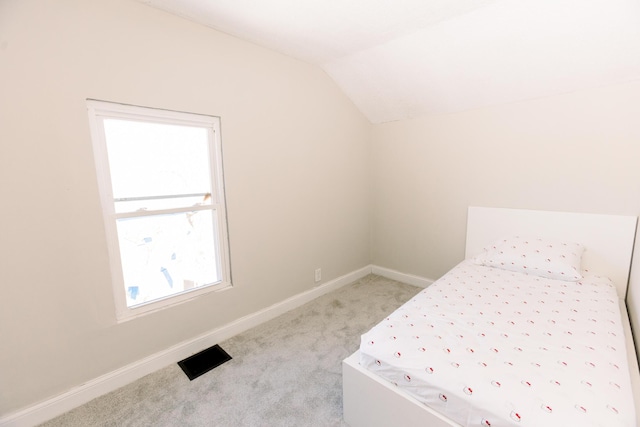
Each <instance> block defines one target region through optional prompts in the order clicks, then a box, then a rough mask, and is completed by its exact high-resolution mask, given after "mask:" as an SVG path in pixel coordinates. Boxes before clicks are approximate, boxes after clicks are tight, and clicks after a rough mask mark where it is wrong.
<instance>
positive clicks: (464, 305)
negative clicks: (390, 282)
mask: <svg viewBox="0 0 640 427" xmlns="http://www.w3.org/2000/svg"><path fill="white" fill-rule="evenodd" d="M360 354H361V360H360V364H361V365H362V366H364V367H366V368H367V369H370V370H371V371H374V372H376V373H377V374H378V375H380V376H381V377H383V378H386V379H387V380H389V381H391V382H392V383H395V384H397V385H398V386H399V387H401V388H403V389H404V390H406V391H407V392H408V393H409V394H411V395H412V396H413V397H415V398H417V399H418V400H419V401H421V402H424V403H426V404H427V405H429V406H431V407H432V408H434V409H436V410H437V411H439V412H441V413H442V414H444V415H446V416H447V417H449V418H450V419H452V420H454V421H456V422H458V423H460V424H462V425H468V426H481V425H485V426H514V425H517V426H521V425H522V426H524V425H526V426H606V427H612V426H625V427H631V426H634V424H635V410H634V406H633V397H632V392H631V384H630V380H629V374H628V368H627V357H626V353H625V341H624V333H623V329H622V324H621V320H620V310H619V307H618V297H617V294H616V291H615V288H614V287H613V285H612V284H611V283H610V281H609V280H608V279H604V278H597V277H590V278H586V279H584V280H582V281H580V282H565V281H559V280H551V279H544V278H539V277H536V276H528V275H524V274H520V273H512V272H508V271H504V270H500V269H494V268H488V267H482V266H478V265H475V264H473V263H471V262H469V261H464V262H462V263H461V264H459V265H458V266H456V267H455V268H454V269H452V270H451V271H450V272H449V273H447V274H446V275H445V276H443V277H442V278H441V279H440V280H438V281H436V282H435V283H434V284H433V285H431V286H430V287H428V288H427V289H425V290H424V291H422V292H420V293H419V294H418V295H417V296H416V297H414V298H413V299H412V300H410V301H409V302H407V303H406V304H404V305H403V306H402V307H400V308H399V309H398V310H396V311H395V312H394V313H393V314H391V315H390V316H389V317H388V318H387V319H385V320H384V321H382V322H381V323H379V324H378V325H377V326H375V327H374V328H373V329H372V330H371V331H369V332H367V333H366V334H364V335H363V336H362V342H361V346H360Z"/></svg>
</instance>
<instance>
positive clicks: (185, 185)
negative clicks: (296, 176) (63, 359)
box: [87, 100, 231, 320]
mask: <svg viewBox="0 0 640 427" xmlns="http://www.w3.org/2000/svg"><path fill="white" fill-rule="evenodd" d="M87 104H88V109H89V120H90V124H91V133H92V139H93V147H94V153H95V161H96V167H97V174H98V182H99V186H100V197H101V200H102V207H103V215H104V220H105V229H106V232H107V242H108V245H109V256H110V262H111V273H112V277H113V285H114V297H115V301H116V309H117V313H116V314H117V318H118V319H119V320H125V319H129V318H132V317H135V316H137V315H139V314H142V313H146V312H149V311H154V310H157V309H159V308H162V307H165V306H168V305H173V304H175V303H178V302H182V301H184V300H186V299H190V298H193V297H195V296H197V295H200V294H202V293H205V292H210V291H213V290H217V289H221V288H225V287H228V286H230V285H231V280H230V268H229V248H228V239H227V225H226V210H225V205H224V186H223V176H222V150H221V143H220V119H219V118H217V117H212V116H205V115H199V114H191V113H180V112H175V111H167V110H157V109H152V108H143V107H134V106H130V105H122V104H114V103H109V102H102V101H94V100H89V101H87Z"/></svg>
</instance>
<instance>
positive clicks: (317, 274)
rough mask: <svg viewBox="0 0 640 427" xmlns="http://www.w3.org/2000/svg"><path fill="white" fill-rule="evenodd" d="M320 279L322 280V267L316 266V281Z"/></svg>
mask: <svg viewBox="0 0 640 427" xmlns="http://www.w3.org/2000/svg"><path fill="white" fill-rule="evenodd" d="M320 280H322V269H321V268H316V282H319V281H320Z"/></svg>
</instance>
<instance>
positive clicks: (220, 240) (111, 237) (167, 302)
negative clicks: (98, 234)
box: [87, 99, 232, 322]
mask: <svg viewBox="0 0 640 427" xmlns="http://www.w3.org/2000/svg"><path fill="white" fill-rule="evenodd" d="M87 109H88V113H89V125H90V129H91V138H92V141H93V151H94V159H95V164H96V173H97V178H98V187H99V191H100V200H101V204H102V214H103V218H104V225H105V232H106V237H107V246H108V250H109V262H110V268H111V278H112V287H113V295H114V300H115V307H116V320H117V321H118V322H122V321H127V320H131V319H134V318H136V317H139V316H141V315H144V314H147V313H150V312H154V311H157V310H160V309H163V308H166V307H170V306H173V305H176V304H180V303H183V302H185V301H188V300H190V299H193V298H196V297H199V296H201V295H204V294H208V293H210V292H213V291H219V290H222V289H228V288H230V287H231V286H232V283H231V267H230V254H229V238H228V231H227V214H226V206H225V194H224V177H223V168H222V144H221V139H220V118H219V117H216V116H208V115H202V114H194V113H185V112H177V111H171V110H162V109H155V108H148V107H138V106H133V105H126V104H118V103H113V102H106V101H98V100H92V99H88V100H87ZM113 118H115V119H126V120H138V121H142V122H147V123H150V122H155V123H162V124H174V125H180V126H196V127H201V128H206V129H207V131H208V134H209V142H210V146H209V153H210V159H209V165H210V171H211V189H212V195H211V196H212V197H211V199H212V205H211V206H212V207H211V208H210V209H209V210H210V211H211V212H212V214H213V218H214V222H215V225H214V243H215V246H216V250H217V251H218V253H219V255H220V258H219V264H220V265H218V271H220V276H221V280H220V281H218V282H215V283H212V284H208V285H204V286H201V287H197V288H193V289H189V290H185V291H182V292H180V293H176V294H173V295H170V296H167V297H164V298H160V299H156V300H153V301H149V302H146V303H142V304H139V305H136V306H132V307H128V306H127V299H126V289H125V284H124V277H123V272H122V262H121V257H120V247H119V242H118V232H117V227H116V224H117V223H116V221H117V218H118V217H119V215H121V214H116V212H115V203H114V197H113V190H112V186H111V174H110V169H109V158H108V154H107V141H106V137H105V130H104V119H113ZM173 211H174V210H172V209H167V210H163V212H164V213H173ZM178 211H180V210H178ZM129 216H132V215H131V214H129Z"/></svg>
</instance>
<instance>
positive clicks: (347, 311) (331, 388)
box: [43, 275, 420, 427]
mask: <svg viewBox="0 0 640 427" xmlns="http://www.w3.org/2000/svg"><path fill="white" fill-rule="evenodd" d="M419 291H420V288H416V287H414V286H410V285H405V284H402V283H398V282H395V281H392V280H389V279H386V278H383V277H379V276H375V275H369V276H367V277H365V278H363V279H361V280H359V281H357V282H354V283H352V284H350V285H347V286H345V287H343V288H341V289H338V290H336V291H333V292H331V293H328V294H326V295H324V296H322V297H320V298H317V299H316V300H314V301H311V302H310V303H308V304H305V305H304V306H302V307H299V308H297V309H295V310H292V311H290V312H288V313H285V314H283V315H282V316H279V317H277V318H276V319H273V320H271V321H269V322H267V323H264V324H262V325H260V326H258V327H256V328H253V329H251V330H249V331H247V332H244V333H242V334H239V335H237V336H235V337H233V338H231V339H229V340H227V341H224V342H222V343H220V345H221V346H222V348H224V349H225V350H226V351H227V352H228V353H229V354H230V355H231V356H232V357H233V359H232V360H231V361H229V362H227V363H225V364H223V365H221V366H219V367H217V368H215V369H214V370H212V371H210V372H208V373H206V374H204V375H203V376H201V377H199V378H196V379H195V380H193V381H189V379H188V378H187V377H186V375H185V374H184V373H183V372H182V370H181V369H180V368H179V367H178V366H177V364H174V365H171V366H168V367H166V368H164V369H161V370H159V371H157V372H154V373H153V374H150V375H147V376H146V377H144V378H141V379H140V380H138V381H135V382H133V383H131V384H129V385H127V386H125V387H122V388H121V389H118V390H116V391H113V392H111V393H109V394H107V395H105V396H102V397H99V398H97V399H95V400H93V401H91V402H89V403H87V404H86V405H83V406H81V407H79V408H76V409H74V410H72V411H70V412H68V413H66V414H64V415H62V416H60V417H57V418H55V419H53V420H51V421H48V422H47V423H45V424H43V426H46V427H57V426H64V427H74V426H78V427H87V426H154V427H156V426H224V427H227V426H229V427H235V426H278V427H279V426H296V427H302V426H322V427H328V426H344V425H346V424H345V423H344V422H343V421H342V366H341V362H342V359H344V358H345V357H347V356H348V355H350V354H351V353H353V352H354V351H355V350H356V349H357V348H358V346H359V344H360V335H361V334H362V333H364V332H366V331H367V330H368V329H369V328H371V327H372V326H373V325H375V324H376V323H378V322H379V321H380V320H382V319H383V318H384V317H385V316H386V315H387V314H389V313H390V312H392V311H393V310H395V309H396V308H397V307H399V306H400V305H401V304H402V303H404V302H405V301H407V300H409V299H410V298H411V297H412V296H414V295H415V294H416V293H418V292H419Z"/></svg>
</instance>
